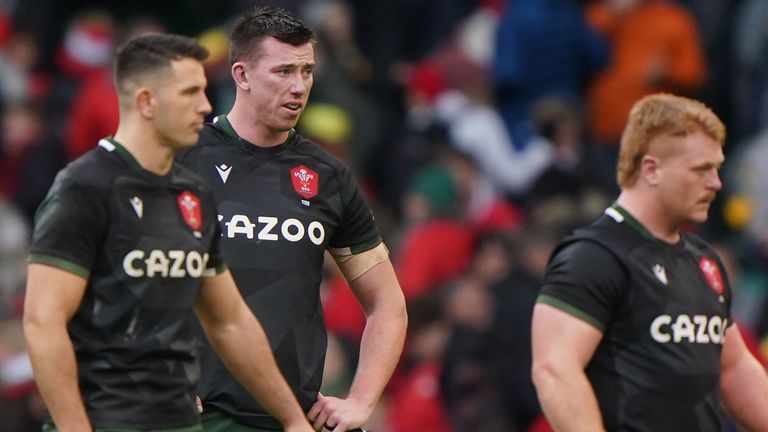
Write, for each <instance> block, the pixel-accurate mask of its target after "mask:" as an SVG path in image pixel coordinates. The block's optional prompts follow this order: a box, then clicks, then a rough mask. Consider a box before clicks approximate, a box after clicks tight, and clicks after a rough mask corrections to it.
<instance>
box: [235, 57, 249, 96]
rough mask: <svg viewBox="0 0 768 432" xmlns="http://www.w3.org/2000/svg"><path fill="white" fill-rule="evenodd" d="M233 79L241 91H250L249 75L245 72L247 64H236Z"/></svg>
mask: <svg viewBox="0 0 768 432" xmlns="http://www.w3.org/2000/svg"><path fill="white" fill-rule="evenodd" d="M231 72H232V79H233V80H234V81H235V85H236V86H237V87H238V88H239V89H240V90H245V91H248V90H250V89H251V84H250V83H249V82H248V81H249V77H248V73H247V72H246V70H245V63H243V62H235V63H234V64H233V65H232V70H231Z"/></svg>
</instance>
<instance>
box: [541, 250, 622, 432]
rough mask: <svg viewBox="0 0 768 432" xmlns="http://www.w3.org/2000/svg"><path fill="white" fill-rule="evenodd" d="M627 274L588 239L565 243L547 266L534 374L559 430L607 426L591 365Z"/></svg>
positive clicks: (547, 412) (544, 406)
mask: <svg viewBox="0 0 768 432" xmlns="http://www.w3.org/2000/svg"><path fill="white" fill-rule="evenodd" d="M626 278H627V274H626V271H625V269H624V267H623V264H622V263H621V262H620V261H619V260H617V259H616V257H615V256H614V255H613V253H612V252H610V251H608V249H606V248H604V247H603V246H601V245H598V244H596V243H593V242H592V241H588V240H580V241H576V242H573V243H569V244H567V245H565V246H561V247H559V248H558V250H557V251H556V252H555V254H554V255H553V257H552V259H551V261H550V263H549V265H548V267H547V272H546V275H545V278H544V285H543V287H542V289H541V294H540V295H539V298H538V300H537V304H536V306H535V307H534V309H533V320H532V323H531V343H532V347H531V348H532V352H533V367H532V378H533V383H534V385H535V386H536V393H537V395H538V397H539V402H540V403H541V406H542V410H543V411H544V414H545V415H546V416H547V419H549V422H550V423H551V424H552V425H553V427H554V429H555V430H557V431H586V430H588V431H601V430H604V426H603V420H602V413H601V412H600V406H599V404H598V400H597V397H596V394H595V391H594V389H593V387H592V384H591V383H590V381H589V379H588V377H587V375H586V373H585V368H586V366H587V365H588V364H589V362H590V361H591V359H592V357H593V355H594V354H595V350H596V349H597V347H598V345H599V344H600V341H601V340H602V339H603V332H604V329H605V327H606V325H607V323H608V322H610V320H611V317H612V316H613V315H614V312H615V311H616V310H617V309H618V308H620V307H621V304H622V303H621V301H622V300H621V299H622V298H623V296H622V290H623V287H625V286H626V285H627V280H626Z"/></svg>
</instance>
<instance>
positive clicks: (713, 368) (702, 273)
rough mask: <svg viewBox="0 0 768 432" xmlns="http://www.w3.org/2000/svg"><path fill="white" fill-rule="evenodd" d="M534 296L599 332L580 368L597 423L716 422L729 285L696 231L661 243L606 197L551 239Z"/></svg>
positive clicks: (668, 425) (663, 427) (663, 426)
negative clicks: (565, 233) (578, 224)
mask: <svg viewBox="0 0 768 432" xmlns="http://www.w3.org/2000/svg"><path fill="white" fill-rule="evenodd" d="M538 301H539V302H541V303H546V304H549V305H551V306H554V307H557V308H559V309H561V310H563V311H565V312H567V313H569V314H571V315H573V316H575V317H578V318H580V319H583V320H584V321H586V322H588V323H590V324H591V325H593V326H595V327H596V328H598V329H599V330H600V331H601V332H603V339H602V341H601V342H600V344H599V345H598V347H597V349H596V351H595V354H594V356H593V357H592V359H591V361H590V363H589V364H588V365H587V368H586V374H587V376H588V378H589V380H590V382H591V384H592V387H593V388H594V391H595V394H596V396H597V400H598V403H599V406H600V410H601V413H602V416H603V421H604V423H605V426H606V428H607V430H609V431H629V430H631V431H649V432H650V431H654V432H663V431H670V432H673V431H717V430H721V428H722V427H721V424H720V420H719V418H720V414H721V412H720V405H719V377H720V354H721V351H722V346H723V345H722V344H723V342H724V335H725V331H726V328H727V327H728V326H729V325H730V324H731V317H730V304H731V291H730V286H729V284H728V280H727V277H726V274H725V270H724V268H723V265H722V263H721V262H720V260H719V258H718V257H717V255H716V254H715V252H714V251H713V250H712V248H711V247H710V246H708V245H707V244H706V243H705V242H704V241H703V240H701V239H700V238H698V237H697V236H695V235H691V234H685V233H684V234H682V235H681V240H680V241H679V242H678V243H676V244H668V243H665V242H662V241H661V240H658V239H656V238H654V237H653V236H652V235H651V233H650V232H649V231H647V230H646V229H645V227H643V226H642V225H641V224H640V223H639V222H638V221H637V220H635V219H634V218H633V217H632V216H631V215H630V214H629V213H627V212H626V211H625V210H624V209H622V208H621V207H619V206H618V205H614V206H612V207H610V208H608V209H607V210H606V212H605V214H604V215H602V216H601V217H600V218H598V219H597V221H595V222H594V223H593V224H592V225H591V226H589V227H586V228H583V229H581V230H577V231H576V232H575V233H574V234H573V235H571V236H570V237H567V238H566V239H564V240H563V242H562V243H561V244H560V245H559V246H558V248H557V249H556V250H555V252H554V253H553V256H552V258H551V260H550V263H549V266H548V269H547V274H546V278H545V282H544V286H543V288H542V291H541V294H540V296H539V299H538Z"/></svg>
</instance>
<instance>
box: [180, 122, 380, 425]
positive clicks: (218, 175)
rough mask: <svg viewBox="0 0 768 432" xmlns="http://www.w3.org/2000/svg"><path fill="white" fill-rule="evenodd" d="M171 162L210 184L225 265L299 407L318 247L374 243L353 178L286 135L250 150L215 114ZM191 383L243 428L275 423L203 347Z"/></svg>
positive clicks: (311, 347) (321, 335)
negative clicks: (197, 375) (195, 143)
mask: <svg viewBox="0 0 768 432" xmlns="http://www.w3.org/2000/svg"><path fill="white" fill-rule="evenodd" d="M178 160H179V162H181V163H183V164H184V165H186V166H187V167H189V168H190V169H192V170H193V171H195V172H196V173H198V174H199V175H201V176H202V177H203V178H204V179H205V180H207V181H208V182H209V184H210V185H211V187H212V188H213V190H214V197H215V199H216V203H217V207H218V214H219V222H220V225H221V230H222V242H221V243H222V251H223V253H224V257H225V259H226V261H227V265H228V266H229V268H230V270H231V271H232V274H233V276H234V277H235V280H236V282H237V285H238V287H239V289H240V291H241V292H242V294H243V296H244V297H245V299H246V302H247V303H248V305H249V306H250V308H251V309H252V310H253V311H254V313H255V314H256V316H257V317H258V318H259V320H260V322H261V324H262V325H263V327H264V330H265V332H266V333H267V336H268V338H269V341H270V344H271V346H272V351H273V352H274V355H275V358H276V360H277V363H278V365H279V367H280V370H281V371H282V373H283V375H284V376H285V378H286V380H287V381H288V383H289V385H290V386H291V387H292V389H293V391H294V393H295V394H296V397H297V399H298V401H299V403H300V404H301V406H302V407H303V408H304V410H305V411H306V410H308V409H309V408H310V407H311V406H312V404H313V403H314V401H315V400H316V398H317V392H318V391H319V389H320V384H321V379H322V374H323V364H324V361H325V350H326V330H325V322H324V319H323V316H322V309H321V303H320V289H319V288H320V283H321V280H322V265H323V257H324V252H325V250H326V249H327V250H329V251H330V252H331V253H332V254H336V255H347V254H350V253H358V252H362V251H366V250H369V249H371V248H373V247H375V246H377V245H378V244H380V243H381V236H380V234H379V231H378V229H377V228H376V226H375V224H374V222H373V216H372V214H371V211H370V209H369V207H368V205H367V204H366V202H365V200H364V199H363V195H362V193H361V191H360V189H359V187H358V186H357V183H356V182H355V180H354V178H353V176H352V174H351V172H350V170H349V169H348V168H347V167H346V166H344V165H343V164H342V163H341V162H340V161H339V160H338V159H336V158H335V157H333V156H331V155H330V154H329V153H327V152H326V151H324V150H323V149H321V148H320V147H319V146H318V145H317V144H315V143H313V142H311V141H309V140H307V139H305V138H303V137H301V136H300V135H298V134H296V133H295V132H293V131H292V132H291V134H290V136H289V138H288V139H287V140H286V142H285V143H283V144H281V145H279V146H276V147H268V148H263V147H258V146H256V145H253V144H251V143H249V142H247V141H245V140H243V139H241V138H240V137H239V136H237V134H236V132H235V131H234V129H232V127H231V125H230V124H229V122H228V121H227V118H226V116H224V115H221V116H219V117H217V118H216V122H215V123H214V124H208V125H206V126H205V128H204V129H203V131H202V133H201V135H200V143H199V144H198V146H196V147H194V148H192V149H190V150H188V151H187V152H185V153H183V154H181V155H179V157H178ZM254 361H258V359H255V360H254ZM199 387H200V395H201V397H202V399H203V402H204V404H205V406H206V407H207V408H210V407H214V408H216V409H218V410H220V411H223V412H225V413H226V414H228V415H229V416H231V417H232V418H234V419H235V420H237V421H238V422H240V423H243V424H246V425H251V426H254V427H261V428H280V424H279V423H278V422H277V421H276V420H274V419H273V418H272V417H271V416H269V415H268V414H267V413H266V411H265V410H264V409H263V408H261V407H260V406H259V405H258V404H257V403H256V402H255V401H254V400H253V398H252V397H251V396H250V395H249V394H248V393H247V391H246V390H245V389H244V388H243V387H241V386H240V384H239V383H238V382H237V381H235V380H234V379H233V378H232V377H231V376H230V374H229V373H228V372H227V371H226V370H225V369H224V367H223V366H222V364H221V362H220V361H219V359H218V358H217V357H216V356H215V355H214V354H213V353H212V352H211V351H210V349H205V350H204V351H203V371H202V378H201V380H200V386H199Z"/></svg>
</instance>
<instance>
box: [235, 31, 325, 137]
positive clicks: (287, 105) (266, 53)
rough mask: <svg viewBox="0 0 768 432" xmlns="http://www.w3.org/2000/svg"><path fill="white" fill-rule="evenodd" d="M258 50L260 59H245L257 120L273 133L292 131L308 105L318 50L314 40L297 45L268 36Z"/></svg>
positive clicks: (250, 100)
mask: <svg viewBox="0 0 768 432" xmlns="http://www.w3.org/2000/svg"><path fill="white" fill-rule="evenodd" d="M258 50H259V55H258V56H257V57H256V58H254V59H253V60H250V61H247V62H244V67H245V72H246V74H247V75H248V83H249V85H250V88H249V93H248V98H249V99H248V101H249V106H250V107H252V108H253V110H254V112H253V114H254V117H253V118H254V121H255V122H256V123H258V124H261V125H262V126H264V127H265V128H266V129H268V130H269V131H271V132H285V131H288V130H290V129H291V128H293V127H295V126H296V123H297V122H298V121H299V116H300V115H301V113H302V112H303V111H304V108H305V107H306V105H307V99H308V98H309V92H310V90H311V89H312V83H313V75H312V74H313V70H314V67H315V49H314V47H313V46H312V44H311V43H306V44H304V45H300V46H293V45H290V44H287V43H284V42H280V41H278V40H277V39H275V38H272V37H268V38H265V39H264V40H263V41H261V44H260V46H259V48H258Z"/></svg>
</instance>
